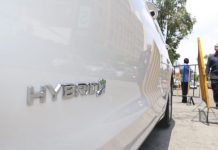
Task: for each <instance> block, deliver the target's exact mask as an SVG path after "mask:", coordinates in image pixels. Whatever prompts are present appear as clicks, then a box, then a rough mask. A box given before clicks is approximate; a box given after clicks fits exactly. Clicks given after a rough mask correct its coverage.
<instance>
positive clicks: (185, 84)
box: [180, 58, 190, 103]
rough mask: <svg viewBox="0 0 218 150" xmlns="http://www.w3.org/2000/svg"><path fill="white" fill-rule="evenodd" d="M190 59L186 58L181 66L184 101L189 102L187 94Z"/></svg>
mask: <svg viewBox="0 0 218 150" xmlns="http://www.w3.org/2000/svg"><path fill="white" fill-rule="evenodd" d="M188 63H189V59H188V58H185V59H184V64H183V65H181V66H180V74H181V76H180V81H181V85H182V103H187V94H188V82H189V80H190V78H189V73H190V72H189V65H188Z"/></svg>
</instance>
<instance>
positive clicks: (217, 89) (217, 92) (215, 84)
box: [211, 80, 218, 107]
mask: <svg viewBox="0 0 218 150" xmlns="http://www.w3.org/2000/svg"><path fill="white" fill-rule="evenodd" d="M211 87H212V90H213V100H214V102H215V103H216V107H218V80H211Z"/></svg>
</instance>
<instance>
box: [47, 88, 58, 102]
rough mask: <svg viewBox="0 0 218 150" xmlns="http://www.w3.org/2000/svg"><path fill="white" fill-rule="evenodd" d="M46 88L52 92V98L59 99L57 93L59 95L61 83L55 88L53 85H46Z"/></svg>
mask: <svg viewBox="0 0 218 150" xmlns="http://www.w3.org/2000/svg"><path fill="white" fill-rule="evenodd" d="M46 88H47V89H48V90H49V92H50V93H51V96H52V100H53V101H56V100H57V95H58V93H59V91H60V90H61V84H58V85H57V86H56V88H55V89H54V88H53V87H52V86H51V85H46Z"/></svg>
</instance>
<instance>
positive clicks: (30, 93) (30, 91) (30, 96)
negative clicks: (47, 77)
mask: <svg viewBox="0 0 218 150" xmlns="http://www.w3.org/2000/svg"><path fill="white" fill-rule="evenodd" d="M37 98H38V99H39V100H40V103H44V102H45V101H46V89H45V87H44V86H42V87H40V91H39V92H35V91H34V88H33V87H28V88H27V105H32V104H33V101H34V100H35V99H37Z"/></svg>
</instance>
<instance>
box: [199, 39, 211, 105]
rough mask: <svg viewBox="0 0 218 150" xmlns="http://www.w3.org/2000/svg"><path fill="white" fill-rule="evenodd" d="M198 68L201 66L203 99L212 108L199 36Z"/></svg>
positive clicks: (200, 75)
mask: <svg viewBox="0 0 218 150" xmlns="http://www.w3.org/2000/svg"><path fill="white" fill-rule="evenodd" d="M198 68H199V77H200V88H201V95H202V100H203V101H204V102H205V103H206V105H207V108H210V100H209V95H208V88H207V82H206V73H205V66H204V59H203V53H202V47H201V41H200V38H198Z"/></svg>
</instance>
